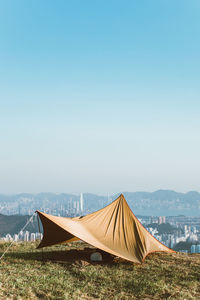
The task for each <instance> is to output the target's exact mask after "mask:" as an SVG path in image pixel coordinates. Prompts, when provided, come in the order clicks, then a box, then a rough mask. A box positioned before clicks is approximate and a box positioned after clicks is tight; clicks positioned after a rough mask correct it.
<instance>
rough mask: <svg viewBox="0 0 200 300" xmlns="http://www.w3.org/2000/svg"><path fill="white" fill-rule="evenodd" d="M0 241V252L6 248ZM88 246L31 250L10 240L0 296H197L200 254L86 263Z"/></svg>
mask: <svg viewBox="0 0 200 300" xmlns="http://www.w3.org/2000/svg"><path fill="white" fill-rule="evenodd" d="M6 247H7V244H6V243H0V255H1V254H2V253H3V251H4V249H6ZM88 247H89V246H88V245H87V244H84V243H81V242H76V243H71V244H68V245H66V246H63V245H60V246H56V247H51V248H46V249H45V250H44V251H43V260H42V251H41V250H36V249H35V248H36V244H35V243H31V242H28V243H16V244H13V246H12V247H11V249H10V251H9V253H7V254H6V255H5V256H4V258H3V259H2V260H1V261H0V299H16V300H19V299H56V300H58V299H144V300H145V299H146V300H147V299H159V300H160V299H187V300H188V299H200V255H198V254H189V255H187V254H184V253H175V254H165V253H155V254H151V255H149V256H148V257H147V258H146V260H145V262H144V264H142V265H136V264H133V263H131V262H127V261H124V260H121V259H118V258H114V257H110V256H103V257H104V262H102V263H91V262H90V260H89V256H90V254H91V252H92V251H93V249H92V248H88Z"/></svg>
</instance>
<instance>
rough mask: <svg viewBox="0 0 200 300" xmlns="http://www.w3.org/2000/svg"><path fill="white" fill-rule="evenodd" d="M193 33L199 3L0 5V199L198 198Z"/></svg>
mask: <svg viewBox="0 0 200 300" xmlns="http://www.w3.org/2000/svg"><path fill="white" fill-rule="evenodd" d="M199 32H200V1H199V0H196V1H193V0H191V1H188V0H187V1H184V0H179V1H176V0H171V1H170V0H166V1H160V0H158V1H156V0H153V1H149V0H146V1H143V0H137V1H136V0H135V1H134V0H130V1H122V0H121V1H117V0H114V1H109V0H105V1H103V0H101V1H97V0H90V1H87V0H84V1H83V0H80V1H76V0H73V1H66V0H63V1H61V0H58V1H54V0H52V1H51V0H46V1H45V0H43V1H41V0H37V1H36V0H29V1H27V0H24V1H23V0H19V1H15V0H12V1H9V0H6V1H5V0H0V193H19V192H34V193H37V192H41V191H51V192H72V193H79V192H81V191H82V192H95V193H99V194H105V193H107V192H109V193H114V192H122V191H137V190H145V191H153V190H156V189H160V188H162V189H163V188H167V189H175V190H177V191H188V190H198V191H200V34H199Z"/></svg>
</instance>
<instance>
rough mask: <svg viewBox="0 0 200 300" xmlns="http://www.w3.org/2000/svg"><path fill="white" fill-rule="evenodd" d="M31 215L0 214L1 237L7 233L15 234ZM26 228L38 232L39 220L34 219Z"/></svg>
mask: <svg viewBox="0 0 200 300" xmlns="http://www.w3.org/2000/svg"><path fill="white" fill-rule="evenodd" d="M29 218H30V216H20V215H13V216H5V215H2V214H0V237H2V236H5V234H7V233H9V234H15V233H18V232H19V231H20V230H21V229H22V228H23V227H24V225H25V224H26V222H27V221H28V220H29ZM25 230H28V231H30V232H38V226H37V220H36V218H34V220H33V221H32V222H31V223H29V224H28V226H27V227H26V229H25Z"/></svg>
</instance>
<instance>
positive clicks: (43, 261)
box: [37, 214, 44, 262]
mask: <svg viewBox="0 0 200 300" xmlns="http://www.w3.org/2000/svg"><path fill="white" fill-rule="evenodd" d="M37 222H38V230H39V233H40V236H41V230H40V220H39V216H38V214H37ZM42 261H43V262H44V253H43V248H42Z"/></svg>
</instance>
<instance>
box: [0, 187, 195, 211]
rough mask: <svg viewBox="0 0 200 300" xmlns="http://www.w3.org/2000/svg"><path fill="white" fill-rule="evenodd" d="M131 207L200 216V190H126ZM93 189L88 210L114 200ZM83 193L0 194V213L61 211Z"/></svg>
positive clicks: (87, 198) (86, 195) (86, 203)
mask: <svg viewBox="0 0 200 300" xmlns="http://www.w3.org/2000/svg"><path fill="white" fill-rule="evenodd" d="M123 194H124V196H125V198H126V199H127V201H128V203H129V205H130V207H131V209H132V210H133V211H134V213H135V214H138V215H152V216H158V215H165V216H166V215H186V216H189V215H190V216H191V215H193V216H200V193H198V192H196V191H190V192H188V193H178V192H175V191H171V190H158V191H155V192H152V193H149V192H124V193H123ZM118 195H119V194H115V195H112V197H110V199H108V198H107V197H106V196H100V195H95V194H90V193H84V210H85V212H86V213H88V212H92V211H95V210H98V209H100V208H102V207H104V206H105V205H107V204H108V203H109V201H112V200H114V199H115V198H116V197H117V196H118ZM79 198H80V196H79V195H72V194H65V193H62V194H54V193H40V194H27V193H24V194H17V195H11V196H7V195H0V213H2V214H32V213H33V212H34V211H35V210H37V209H39V210H42V211H44V210H45V211H47V212H48V210H47V209H49V210H50V211H55V213H56V214H59V211H62V210H66V209H68V208H69V206H70V205H71V206H73V203H74V202H77V201H79Z"/></svg>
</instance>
